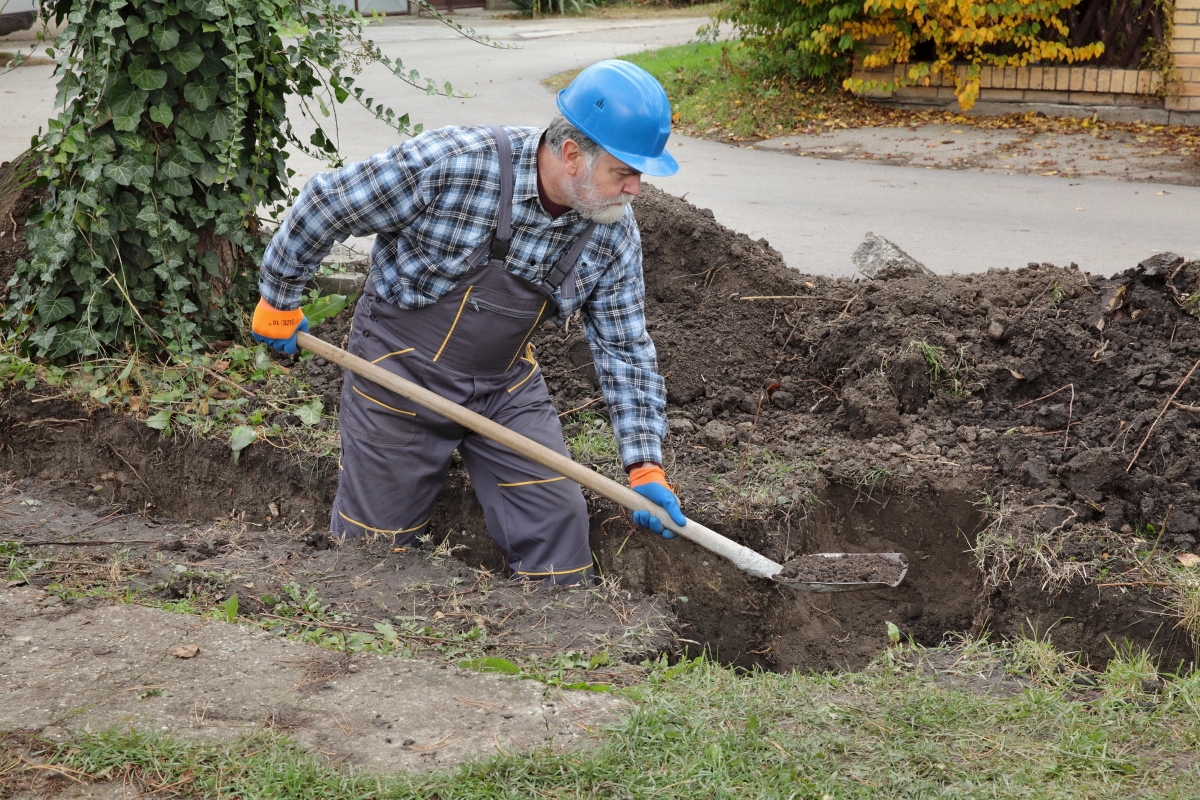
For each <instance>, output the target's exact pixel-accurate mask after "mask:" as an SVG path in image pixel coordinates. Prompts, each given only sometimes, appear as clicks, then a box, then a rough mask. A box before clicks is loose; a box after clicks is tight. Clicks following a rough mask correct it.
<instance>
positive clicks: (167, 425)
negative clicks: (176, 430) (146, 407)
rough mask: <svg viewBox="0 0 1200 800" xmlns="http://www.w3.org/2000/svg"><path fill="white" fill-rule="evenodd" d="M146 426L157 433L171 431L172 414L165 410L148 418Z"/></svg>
mask: <svg viewBox="0 0 1200 800" xmlns="http://www.w3.org/2000/svg"><path fill="white" fill-rule="evenodd" d="M146 425H147V426H149V427H151V428H153V429H154V430H156V431H169V430H170V429H171V412H170V411H167V410H166V409H163V410H162V411H159V412H158V413H157V414H152V415H151V416H149V417H146Z"/></svg>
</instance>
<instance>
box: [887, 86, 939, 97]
mask: <svg viewBox="0 0 1200 800" xmlns="http://www.w3.org/2000/svg"><path fill="white" fill-rule="evenodd" d="M937 96H938V90H937V89H936V88H935V87H933V86H901V87H900V88H899V89H897V90H896V97H908V98H916V99H921V100H932V99H934V98H936V97H937Z"/></svg>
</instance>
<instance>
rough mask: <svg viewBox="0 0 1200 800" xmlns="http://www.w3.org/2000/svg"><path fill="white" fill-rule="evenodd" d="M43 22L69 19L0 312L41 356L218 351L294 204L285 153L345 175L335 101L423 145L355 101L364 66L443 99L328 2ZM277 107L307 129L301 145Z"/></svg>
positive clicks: (145, 7) (141, 1)
mask: <svg viewBox="0 0 1200 800" xmlns="http://www.w3.org/2000/svg"><path fill="white" fill-rule="evenodd" d="M44 13H45V14H46V18H45V21H48V20H49V18H50V17H52V16H53V17H56V18H57V21H58V22H59V23H60V24H63V23H64V22H65V27H64V28H63V29H62V32H61V35H60V36H59V37H58V39H57V42H56V43H55V45H54V47H51V48H50V49H49V52H50V53H51V55H52V56H53V57H56V58H57V60H58V67H57V71H56V75H57V77H58V97H57V104H58V107H59V113H58V115H57V116H56V117H55V118H53V119H51V120H50V122H49V130H48V131H47V132H46V133H45V134H44V135H42V136H41V137H40V139H35V142H34V147H35V150H38V151H40V152H41V154H42V157H43V162H42V166H41V169H40V178H39V181H40V182H41V183H43V185H45V187H46V188H47V191H48V195H47V197H46V199H45V200H44V201H43V202H42V204H41V206H40V208H39V209H37V210H35V211H34V212H33V213H32V214H31V215H30V216H29V218H28V219H27V220H26V226H27V228H26V229H27V242H28V246H29V250H30V259H29V261H27V262H20V263H18V265H17V271H16V274H15V275H14V276H13V278H12V280H11V281H10V283H9V301H10V302H9V306H8V308H7V309H6V310H5V322H6V327H8V328H9V329H10V330H13V329H16V328H17V327H19V326H22V325H23V326H25V327H26V330H28V331H29V335H28V338H27V339H26V340H25V342H26V348H27V350H28V352H30V354H31V355H34V356H38V357H45V358H51V359H58V358H73V359H82V358H89V357H93V356H96V355H103V354H106V353H112V352H116V351H129V350H134V351H137V352H141V353H156V352H157V353H164V354H166V353H175V354H179V355H182V354H186V353H188V352H192V351H196V350H199V349H201V348H203V347H204V346H205V343H206V342H207V341H212V340H215V339H226V338H229V337H230V334H231V332H233V331H235V330H237V329H239V328H241V327H244V323H245V315H246V311H245V309H246V308H247V304H248V303H249V302H251V301H252V300H254V299H255V296H256V293H257V292H256V288H255V283H256V274H257V265H258V264H259V263H260V260H261V255H262V251H263V249H264V246H265V238H266V237H265V230H264V223H267V222H269V221H270V219H272V218H278V215H279V213H280V212H281V211H282V209H283V208H284V206H285V205H286V204H287V203H288V202H289V201H290V199H291V198H292V197H294V196H295V194H296V190H294V189H291V188H290V187H289V185H288V177H289V175H290V174H291V173H290V171H289V170H288V168H287V152H286V151H285V147H286V146H287V145H288V144H289V143H290V144H291V145H293V146H294V147H296V148H298V149H299V150H301V151H303V152H306V153H308V154H310V155H315V156H318V157H324V158H326V159H328V160H330V161H332V162H333V163H335V164H337V163H340V162H339V160H338V158H337V147H336V144H335V140H336V137H335V136H332V135H331V134H330V132H329V130H328V129H327V127H326V125H328V119H326V118H328V117H329V116H330V115H331V113H332V109H334V108H336V105H337V104H339V103H343V102H345V101H346V100H347V99H354V100H356V101H357V102H359V103H361V104H362V105H363V106H365V107H366V108H367V109H368V110H370V111H371V112H373V113H374V114H375V116H376V117H378V118H379V119H380V120H382V121H383V122H385V123H387V124H388V125H390V126H391V127H392V128H394V129H395V130H396V131H397V132H399V133H402V134H405V133H409V134H416V133H418V132H419V131H420V128H421V126H420V125H412V124H410V121H409V118H408V115H407V114H405V115H398V114H396V113H395V112H394V111H393V110H392V109H390V108H388V107H386V106H384V105H382V104H379V103H377V102H376V101H375V100H374V99H373V98H371V97H366V96H364V91H363V87H361V86H359V85H357V79H356V77H355V76H357V75H358V74H359V72H360V71H361V70H362V68H363V67H364V66H365V65H366V64H368V63H371V62H379V63H382V64H384V65H385V66H386V67H387V68H389V69H390V70H391V71H392V72H393V73H394V74H395V75H396V76H397V77H399V78H400V79H401V80H403V81H405V82H407V83H409V84H412V85H414V86H419V88H422V89H424V90H425V91H427V92H429V93H442V94H452V93H453V89H452V87H451V86H450V85H449V84H445V85H444V86H441V87H438V86H435V85H434V83H433V82H432V81H429V80H428V79H422V78H421V76H420V75H419V74H418V73H417V72H416V71H415V70H409V69H406V68H405V67H404V65H403V64H402V63H400V62H399V61H397V60H393V59H390V58H388V57H387V56H385V55H384V54H383V53H382V52H381V51H380V50H379V48H378V47H377V46H375V45H374V44H373V43H372V42H371V41H370V40H369V39H367V38H365V35H364V25H365V23H366V20H364V18H363V17H362V16H361V15H359V14H358V13H357V12H355V11H353V10H350V9H347V8H345V7H343V6H341V5H338V4H336V3H334V2H331V1H330V0H57V1H56V2H55V3H54V4H52V5H49V6H46V10H45V12H44ZM448 24H451V25H452V26H453V27H455V28H456V29H458V30H460V31H462V32H463V33H465V34H466V35H469V36H472V38H474V37H473V35H472V34H471V33H470V32H469V31H464V30H463V29H461V27H460V26H457V25H454V24H453V23H448ZM289 101H292V102H293V103H294V106H295V108H298V109H299V110H300V112H301V113H303V114H304V115H306V116H308V117H311V118H312V119H313V120H315V121H316V123H317V124H316V127H315V131H314V133H312V135H311V136H310V137H309V138H308V140H307V141H302V140H301V139H300V138H299V137H298V135H297V134H296V132H295V131H294V130H293V128H292V126H291V124H290V123H289V120H288V116H287V111H288V104H289ZM334 119H335V120H336V117H334ZM322 120H325V122H324V123H323V122H322ZM335 130H336V128H335Z"/></svg>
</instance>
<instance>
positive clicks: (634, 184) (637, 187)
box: [621, 175, 642, 197]
mask: <svg viewBox="0 0 1200 800" xmlns="http://www.w3.org/2000/svg"><path fill="white" fill-rule="evenodd" d="M621 191H622V192H625V194H631V195H633V196H634V197H640V196H641V194H642V176H641V175H630V176H629V177H627V178H626V179H625V180H624V181H622V182H621Z"/></svg>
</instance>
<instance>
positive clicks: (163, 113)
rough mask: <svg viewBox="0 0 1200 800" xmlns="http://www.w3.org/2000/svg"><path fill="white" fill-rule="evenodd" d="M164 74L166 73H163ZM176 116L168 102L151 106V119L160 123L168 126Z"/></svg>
mask: <svg viewBox="0 0 1200 800" xmlns="http://www.w3.org/2000/svg"><path fill="white" fill-rule="evenodd" d="M163 74H164V75H165V74H166V73H163ZM174 118H175V114H174V112H172V111H171V107H170V106H169V105H167V104H166V103H160V104H158V105H156V106H150V119H152V120H154V121H155V122H157V123H158V124H159V125H162V126H163V127H166V126H168V125H170V124H171V120H173V119H174Z"/></svg>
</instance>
